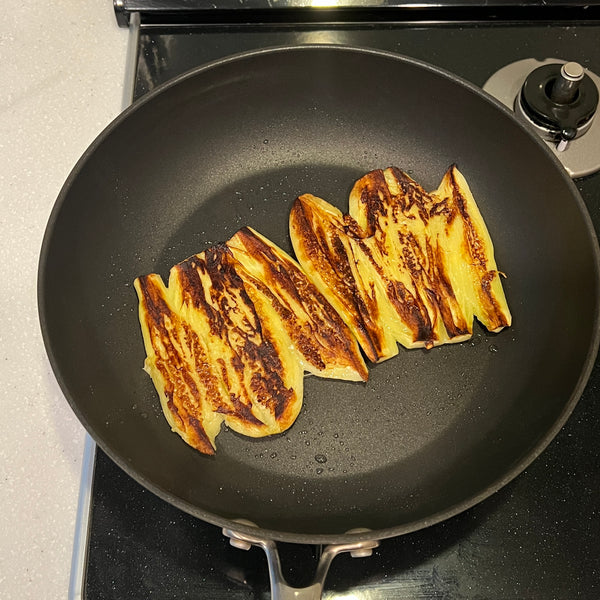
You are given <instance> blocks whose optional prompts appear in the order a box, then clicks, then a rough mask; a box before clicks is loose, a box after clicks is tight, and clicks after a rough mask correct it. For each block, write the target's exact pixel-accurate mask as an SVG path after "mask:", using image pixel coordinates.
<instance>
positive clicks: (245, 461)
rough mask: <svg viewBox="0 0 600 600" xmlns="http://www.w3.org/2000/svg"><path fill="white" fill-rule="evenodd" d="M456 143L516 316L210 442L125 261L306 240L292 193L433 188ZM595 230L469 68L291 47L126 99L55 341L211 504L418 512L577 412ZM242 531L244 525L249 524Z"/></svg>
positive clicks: (51, 298)
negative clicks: (182, 425)
mask: <svg viewBox="0 0 600 600" xmlns="http://www.w3.org/2000/svg"><path fill="white" fill-rule="evenodd" d="M452 163H457V164H458V166H459V168H460V169H461V171H462V172H463V173H464V175H465V176H466V178H467V180H468V181H469V183H470V185H471V188H472V190H473V192H474V195H475V197H476V199H477V202H478V204H479V206H480V209H481V211H482V213H483V215H484V218H485V219H486V222H487V224H488V227H489V229H490V232H491V235H492V238H493V240H494V243H495V248H496V258H497V262H498V265H499V268H500V269H501V270H502V271H504V272H505V273H506V275H507V277H506V280H505V290H506V294H507V297H508V301H509V304H510V306H511V309H512V312H513V317H514V324H513V326H512V327H511V328H509V329H507V330H505V331H502V332H501V333H499V334H497V335H493V334H490V333H487V332H486V331H485V330H484V329H483V328H482V327H480V326H479V325H478V324H476V326H475V333H474V336H473V339H472V340H471V341H469V342H465V343H463V344H459V345H451V346H443V347H439V348H435V349H433V350H431V351H424V350H423V351H421V350H410V351H407V350H404V349H401V350H400V353H399V355H398V356H397V357H395V358H393V359H391V360H389V361H387V362H385V363H382V364H380V365H376V366H372V368H371V369H370V373H371V379H370V381H369V382H368V383H367V384H361V383H347V382H340V381H328V380H321V379H317V378H316V377H307V378H306V379H305V385H306V388H305V396H304V398H305V400H304V402H305V404H304V407H303V409H302V412H301V414H300V416H299V418H298V420H297V422H296V423H295V424H294V425H293V427H292V428H291V429H290V431H289V432H287V433H286V434H283V435H280V436H277V437H273V438H266V439H248V438H245V437H242V436H239V435H237V434H235V433H233V432H231V431H227V430H224V431H223V432H222V433H221V434H220V435H219V436H218V437H217V445H218V449H217V455H216V456H215V457H206V456H203V455H201V454H199V453H198V452H196V451H194V450H193V449H191V448H190V447H188V446H187V445H186V444H184V442H182V441H181V439H180V438H179V436H177V435H176V434H174V433H172V432H171V431H170V428H169V426H168V425H167V422H166V421H165V419H164V417H163V415H162V413H161V409H160V406H159V401H158V397H157V394H156V392H155V390H154V388H153V385H152V383H151V380H150V378H149V377H148V375H147V374H146V373H144V371H143V370H142V366H143V362H144V356H145V354H144V348H143V344H142V338H141V333H140V328H139V324H138V320H137V298H136V294H135V291H134V289H133V285H132V283H133V280H134V278H135V277H137V276H138V275H141V274H146V273H150V272H159V273H160V274H162V275H163V276H166V275H167V274H168V271H169V268H170V267H171V266H172V265H173V264H175V263H177V262H179V261H181V260H183V259H184V258H186V257H187V256H189V255H191V254H194V253H196V252H200V251H202V250H204V249H205V248H206V247H207V246H209V245H211V244H213V243H215V242H219V241H224V240H226V239H228V238H229V237H230V236H231V235H232V234H233V233H234V232H235V231H236V230H237V229H238V228H239V227H241V226H243V225H250V226H252V227H254V228H255V229H257V230H258V231H260V232H261V233H263V234H264V235H266V236H267V237H269V238H270V239H271V240H273V241H274V242H275V243H277V244H279V245H280V246H281V247H282V248H284V249H285V250H287V251H291V244H290V241H289V237H288V229H287V219H288V214H289V209H290V206H291V203H292V202H293V200H294V199H295V198H296V197H297V196H298V195H300V194H302V193H305V192H310V193H314V194H316V195H319V196H321V197H324V198H325V199H327V200H329V201H330V202H332V203H334V204H335V205H337V206H339V207H340V208H342V209H347V203H348V200H347V198H348V193H349V191H350V188H351V186H352V184H353V182H354V181H355V179H356V178H358V177H360V176H361V175H363V174H364V173H366V172H368V171H369V170H371V169H374V168H385V167H387V166H390V165H395V166H398V167H400V168H402V169H404V170H406V171H407V172H408V173H410V174H412V176H413V177H414V178H415V179H416V180H417V181H419V182H420V183H422V184H423V185H424V186H425V187H426V188H428V189H434V188H436V187H437V185H438V183H439V181H440V180H441V178H442V176H443V174H444V171H445V170H446V168H447V167H448V166H449V165H450V164H452ZM598 264H599V262H598V247H597V241H596V238H595V235H594V232H593V229H592V227H591V224H590V221H589V217H588V215H587V213H586V211H585V208H584V206H583V203H582V201H581V199H580V197H579V195H578V193H577V191H576V188H575V186H574V185H573V184H572V182H571V181H570V179H569V178H568V177H567V175H566V174H565V172H564V171H563V169H562V168H561V167H560V165H559V164H558V162H556V161H555V159H554V157H553V156H552V155H551V153H550V152H549V151H548V150H547V149H546V148H545V146H544V144H543V143H542V142H540V141H539V140H537V138H535V137H534V136H533V135H532V134H530V133H529V132H528V131H527V130H526V129H525V128H524V127H523V126H521V125H520V124H518V123H517V122H516V121H515V120H514V119H513V117H512V116H511V114H510V113H509V112H508V111H506V110H505V109H503V108H502V107H500V105H499V104H497V103H496V102H495V101H493V100H491V99H490V98H488V97H487V96H485V95H484V94H483V93H482V92H481V91H479V90H478V89H476V88H475V87H473V86H471V85H470V84H467V83H465V82H463V81H460V80H458V79H457V78H456V77H454V76H452V75H449V74H447V73H444V72H442V71H440V70H437V69H435V68H433V67H430V66H428V65H425V64H423V63H420V62H417V61H414V60H411V59H407V58H403V57H400V56H397V55H393V54H387V53H383V52H376V51H367V50H360V49H352V48H342V47H330V46H329V47H322V46H306V47H294V48H279V49H272V50H266V51H260V52H255V53H250V54H246V55H240V56H236V57H233V58H230V59H227V60H224V61H220V62H218V63H214V64H212V65H209V66H207V67H204V68H200V69H198V70H196V71H194V72H192V73H190V74H187V75H185V76H183V77H181V78H179V79H177V80H175V81H174V82H171V83H169V84H167V85H166V86H164V87H163V88H161V89H159V90H157V91H156V92H155V93H152V94H149V95H148V96H147V97H146V98H145V99H143V100H142V101H141V102H139V103H138V104H136V105H134V106H133V107H132V108H130V109H128V110H127V111H125V113H124V114H123V115H121V116H120V117H119V118H118V119H116V121H115V122H114V123H113V124H111V125H110V126H109V127H108V128H107V130H106V131H104V132H103V133H102V134H101V135H100V136H99V138H98V139H97V140H96V141H95V143H94V144H93V145H92V146H91V148H90V149H89V150H88V151H87V152H86V154H85V155H84V156H83V158H82V159H81V160H80V162H79V163H78V164H77V166H76V167H75V169H74V171H73V173H72V174H71V175H70V177H69V179H68V180H67V182H66V184H65V186H64V188H63V190H62V192H61V194H60V196H59V198H58V201H57V203H56V206H55V209H54V211H53V213H52V215H51V218H50V222H49V225H48V229H47V233H46V237H45V239H44V244H43V248H42V255H41V262H40V279H39V303H40V317H41V324H42V330H43V335H44V340H45V343H46V346H47V350H48V354H49V357H50V361H51V363H52V366H53V368H54V370H55V373H56V376H57V378H58V381H59V383H60V385H61V387H62V389H63V391H64V393H65V395H66V397H67V399H68V401H69V402H70V404H71V406H72V407H73V410H74V411H75V412H76V414H77V415H78V417H79V418H80V419H81V421H82V423H83V424H84V425H85V427H86V428H87V429H88V431H89V432H90V433H91V435H92V436H93V437H94V439H95V440H96V441H97V443H98V444H99V445H100V447H101V448H102V449H103V450H104V451H105V452H106V453H107V454H108V455H109V456H110V457H111V458H113V459H114V460H115V461H116V462H117V463H118V464H119V465H120V466H121V467H122V468H123V469H125V471H127V472H128V473H129V474H130V475H132V476H133V477H134V478H135V479H136V480H138V481H139V482H141V483H142V484H143V485H144V486H146V487H148V488H149V489H150V490H152V491H153V492H155V493H157V494H158V495H159V496H161V497H163V498H164V499H166V500H167V501H169V502H171V503H173V504H174V505H176V506H178V507H180V508H181V509H183V510H186V511H188V512H190V513H192V514H194V515H196V516H198V517H200V518H202V519H204V520H206V521H209V522H211V523H214V524H217V525H225V526H231V524H232V523H231V520H232V519H238V518H243V519H248V520H250V521H252V522H254V523H256V524H257V525H258V526H259V527H261V528H262V529H263V530H264V531H263V534H264V535H265V537H270V538H273V539H279V540H284V541H292V542H312V543H323V542H340V541H348V538H349V536H348V535H344V532H347V531H348V530H351V529H355V528H369V529H372V530H375V531H374V532H373V533H370V534H368V535H367V534H352V536H350V537H353V538H360V537H377V538H384V537H390V536H394V535H398V534H402V533H406V532H409V531H412V530H416V529H419V528H421V527H425V526H427V525H430V524H432V523H435V522H437V521H439V520H441V519H444V518H447V517H449V516H451V515H454V514H456V513H458V512H460V511H462V510H464V509H466V508H468V507H470V506H472V505H473V504H475V503H476V502H479V501H480V500H482V499H484V498H485V497H487V496H489V495H490V494H491V493H493V492H494V491H496V490H497V489H498V488H499V487H501V486H502V485H504V484H505V483H507V482H508V481H510V480H511V479H512V478H513V477H514V476H516V475H517V474H518V473H519V472H521V471H522V470H523V469H524V468H525V467H526V466H527V465H528V464H529V463H530V462H531V461H532V460H533V459H534V458H535V457H536V456H537V455H538V454H539V453H540V452H541V451H542V450H543V448H544V447H545V446H546V445H547V444H548V443H549V441H550V440H551V439H552V438H553V437H554V435H555V434H556V433H557V431H558V430H559V428H560V427H561V426H562V424H563V423H564V422H565V420H566V419H567V417H568V415H569V414H570V412H571V411H572V409H573V407H574V405H575V403H576V402H577V399H578V398H579V395H580V394H581V392H582V390H583V387H584V385H585V382H586V380H587V377H588V374H589V371H590V369H591V366H592V363H593V360H594V357H595V353H596V350H597V345H598V312H597V307H598V280H599V274H598V271H599V269H598ZM238 529H240V530H242V531H244V530H246V529H245V526H241V527H238Z"/></svg>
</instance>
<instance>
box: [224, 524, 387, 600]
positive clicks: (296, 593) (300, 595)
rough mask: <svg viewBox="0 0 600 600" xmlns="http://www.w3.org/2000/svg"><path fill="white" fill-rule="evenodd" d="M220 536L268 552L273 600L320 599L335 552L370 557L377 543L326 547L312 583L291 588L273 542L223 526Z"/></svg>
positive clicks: (235, 543) (371, 541)
mask: <svg viewBox="0 0 600 600" xmlns="http://www.w3.org/2000/svg"><path fill="white" fill-rule="evenodd" d="M363 531H364V530H363ZM223 535H225V536H226V537H228V538H229V540H230V542H231V545H232V546H235V547H236V548H240V549H242V550H249V549H250V548H251V547H252V546H259V547H260V548H262V549H263V551H264V553H265V554H266V555H267V563H268V565H269V579H270V582H271V598H272V600H320V599H321V596H322V594H323V585H324V583H325V578H326V577H327V572H328V571H329V566H330V565H331V561H332V560H333V559H334V558H335V557H336V556H337V555H338V554H343V553H344V552H349V553H350V554H351V555H352V556H353V557H354V558H363V557H366V556H370V555H371V554H372V553H373V549H374V548H377V546H379V542H378V541H376V540H366V541H359V542H349V543H347V544H330V545H328V546H325V548H324V549H323V552H322V553H321V557H320V558H319V562H318V564H317V569H316V572H315V576H314V578H313V583H311V585H309V586H308V587H305V588H294V587H291V586H290V585H288V583H287V582H286V580H285V577H284V576H283V573H282V571H281V561H280V559H279V552H278V550H277V544H276V542H274V541H273V540H265V539H262V538H261V537H259V536H254V535H249V534H247V533H241V532H239V531H234V530H233V529H223Z"/></svg>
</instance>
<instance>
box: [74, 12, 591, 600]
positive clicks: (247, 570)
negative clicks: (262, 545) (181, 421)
mask: <svg viewBox="0 0 600 600" xmlns="http://www.w3.org/2000/svg"><path fill="white" fill-rule="evenodd" d="M313 42H323V43H330V42H331V43H343V44H351V45H356V46H367V47H375V48H381V49H385V50H390V51H394V52H398V53H400V54H405V55H408V56H411V57H415V58H419V59H422V60H425V61H428V62H430V63H433V64H435V65H438V66H440V67H443V68H445V69H447V70H450V71H452V72H454V73H456V74H458V75H461V76H463V77H464V78H466V79H468V80H470V81H472V82H474V83H475V84H477V85H482V84H483V83H484V82H485V81H486V79H487V78H488V77H489V76H490V75H492V74H493V73H494V72H495V71H496V70H497V69H499V68H500V67H502V66H504V65H505V64H508V63H510V62H513V61H516V60H519V59H522V58H531V57H533V58H538V59H543V58H551V57H555V58H560V59H565V60H576V61H579V62H580V63H582V64H583V65H584V66H585V67H587V68H589V69H591V70H593V71H595V72H596V73H600V26H599V25H594V24H591V25H586V24H582V23H574V24H569V25H568V26H567V25H561V26H556V25H548V24H545V25H532V24H496V25H493V26H477V25H473V24H472V25H469V26H458V25H435V26H434V25H419V26H407V25H404V26H402V25H392V24H377V25H375V24H369V25H354V26H351V27H350V26H327V27H325V26H323V27H315V26H310V27H302V26H294V27H290V26H287V25H286V26H277V25H269V26H261V27H259V26H251V25H244V26H243V25H235V26H233V25H232V26H218V27H215V26H213V27H190V26H186V27H177V28H176V27H172V26H169V27H160V26H156V25H153V26H152V27H142V28H141V29H140V34H139V41H138V51H139V54H138V59H137V69H136V76H135V91H134V95H135V97H140V96H141V95H143V94H144V93H146V92H147V91H149V90H151V89H153V88H154V87H156V86H157V85H158V84H160V83H162V82H164V81H166V80H168V79H170V78H172V77H174V76H176V75H178V74H179V73H181V72H184V71H186V70H188V69H191V68H193V67H195V66H197V65H199V64H203V63H205V62H207V61H211V60H214V59H218V58H220V57H223V56H226V55H229V54H231V53H235V52H240V51H244V50H249V49H253V48H259V47H266V46H274V45H282V44H283V45H288V44H301V43H313ZM577 185H578V187H579V189H580V191H581V193H582V195H583V197H584V200H585V202H586V204H587V206H588V208H589V210H590V213H591V215H592V219H593V221H594V224H595V227H596V230H597V231H600V174H596V175H592V176H589V177H587V178H585V179H582V180H579V181H577ZM559 326H560V324H557V327H559ZM590 326H591V324H590ZM599 398H600V369H599V368H598V366H596V368H595V369H594V371H593V373H592V376H591V379H590V382H589V384H588V386H587V389H586V391H585V393H584V394H583V397H582V398H581V400H580V402H579V404H578V406H577V407H576V409H575V412H574V414H573V416H572V417H571V419H570V420H569V421H568V423H567V425H566V426H565V427H564V429H563V430H562V431H561V432H560V433H559V435H558V436H557V437H556V439H555V440H554V441H553V442H552V443H551V445H550V447H549V448H548V449H547V450H546V451H545V452H544V453H543V454H542V456H541V457H540V458H538V459H537V460H536V461H535V462H534V463H533V464H532V465H531V466H530V467H529V468H528V469H527V471H526V472H525V473H523V474H522V475H521V476H519V477H518V478H517V479H516V480H515V481H513V482H512V483H510V484H509V485H507V486H506V487H505V488H503V489H502V490H501V491H500V492H498V493H496V494H495V495H493V496H492V497H491V498H489V499H488V500H486V501H484V502H483V503H481V504H479V505H477V506H476V507H474V508H472V509H471V510H469V511H467V512H465V513H463V514H461V515H459V516H457V517H454V518H452V519H450V520H448V521H446V522H444V523H441V524H439V525H436V526H433V527H430V528H428V529H425V530H422V531H419V532H416V533H413V534H410V535H405V536H403V537H399V538H395V539H391V540H386V541H383V542H382V544H381V546H380V547H379V548H378V549H376V550H375V552H374V554H373V556H371V557H369V558H362V559H353V558H351V557H350V556H349V555H342V556H339V557H338V558H336V559H335V561H334V562H333V565H332V567H331V570H330V574H329V576H328V578H327V581H326V586H325V588H326V591H325V594H324V598H326V599H337V600H342V599H350V598H352V599H356V600H358V599H363V598H364V599H367V598H368V599H373V600H375V599H377V600H379V599H381V600H383V599H385V600H392V599H403V600H404V599H411V600H434V599H439V600H442V599H447V600H483V599H493V600H523V599H525V600H534V599H535V600H550V599H555V600H573V599H574V598H582V599H585V600H591V599H594V598H598V597H600V583H599V582H600V553H599V552H598V540H599V539H600V520H599V515H598V510H599V508H600V506H599V495H598V490H600V468H599V466H598V465H599V464H600V460H599V455H598V436H597V423H598V418H599V417H600V403H599V402H598V400H599ZM87 544H88V550H87V561H86V564H85V572H84V582H83V596H84V597H85V598H86V599H88V600H97V599H119V600H121V599H124V598H127V599H138V598H139V599H142V598H143V599H149V598H157V599H167V598H169V599H174V598H208V599H215V600H218V599H225V598H227V599H240V600H241V599H263V598H269V597H270V593H269V580H268V572H267V565H266V559H265V557H264V555H263V553H262V551H261V550H259V549H257V548H252V549H251V550H249V551H247V552H245V551H242V550H238V549H235V548H232V547H231V546H230V545H229V543H228V540H227V539H226V538H224V537H223V536H222V534H221V531H220V530H219V529H218V528H217V527H214V526H212V525H209V524H206V523H204V522H202V521H199V520H198V519H196V518H193V517H191V516H189V515H187V514H185V513H183V512H181V511H179V510H178V509H176V508H174V507H172V506H170V505H169V504H167V503H165V502H164V501H162V500H160V499H158V498H157V497H156V496H154V495H153V494H152V493H150V492H148V491H146V490H145V489H144V488H142V487H140V486H139V485H138V484H137V483H136V482H134V481H133V480H132V479H131V478H130V477H129V476H128V475H126V474H125V473H124V472H123V471H121V470H120V469H119V468H118V467H117V466H115V465H114V464H113V463H112V462H111V461H110V459H108V458H107V457H106V456H105V455H104V454H103V453H102V452H101V451H100V450H98V452H97V456H96V464H95V475H94V481H93V488H92V500H91V513H90V529H89V536H88V542H87ZM281 552H282V560H283V565H284V572H285V574H286V576H287V577H288V580H289V583H290V584H292V585H297V586H300V585H307V584H308V583H309V580H310V578H311V577H312V574H313V571H314V568H315V566H316V562H317V559H318V554H319V552H320V549H319V548H318V547H312V546H297V545H283V547H282V550H281Z"/></svg>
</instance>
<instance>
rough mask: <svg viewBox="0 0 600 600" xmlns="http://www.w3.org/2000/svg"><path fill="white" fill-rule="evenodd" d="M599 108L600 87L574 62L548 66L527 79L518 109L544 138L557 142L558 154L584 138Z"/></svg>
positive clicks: (538, 69)
mask: <svg viewBox="0 0 600 600" xmlns="http://www.w3.org/2000/svg"><path fill="white" fill-rule="evenodd" d="M597 106H598V88H597V87H596V84H595V83H594V82H593V80H592V79H591V78H590V76H589V75H587V74H586V73H585V70H584V69H583V67H582V66H581V65H580V64H578V63H575V62H568V63H565V64H563V65H561V64H548V65H543V66H541V67H538V68H537V69H535V70H533V71H532V72H531V73H530V74H529V75H528V76H527V78H526V79H525V83H524V84H523V87H522V88H521V92H520V94H519V97H518V98H517V101H516V103H515V110H516V111H517V112H518V113H520V114H521V115H522V116H524V117H525V118H526V119H527V120H529V121H530V122H531V123H532V124H533V125H534V126H535V128H536V129H537V130H538V131H539V132H540V133H541V134H542V136H543V137H544V138H545V139H547V140H551V141H553V142H555V143H556V144H557V146H556V149H557V150H558V151H564V150H566V148H567V146H568V145H569V142H570V141H571V140H574V139H575V138H577V137H579V136H580V135H583V134H584V133H585V132H586V131H587V130H588V129H589V127H590V125H591V123H592V119H593V117H594V114H595V113H596V108H597Z"/></svg>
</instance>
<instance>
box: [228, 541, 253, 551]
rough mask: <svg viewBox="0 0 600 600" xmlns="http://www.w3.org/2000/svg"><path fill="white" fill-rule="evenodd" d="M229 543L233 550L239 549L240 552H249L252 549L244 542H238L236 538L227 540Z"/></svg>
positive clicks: (249, 544) (250, 545)
mask: <svg viewBox="0 0 600 600" xmlns="http://www.w3.org/2000/svg"><path fill="white" fill-rule="evenodd" d="M229 543H230V544H231V545H232V546H233V547H234V548H239V549H240V550H250V548H252V544H251V543H250V542H247V541H246V540H240V539H237V538H229Z"/></svg>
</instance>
